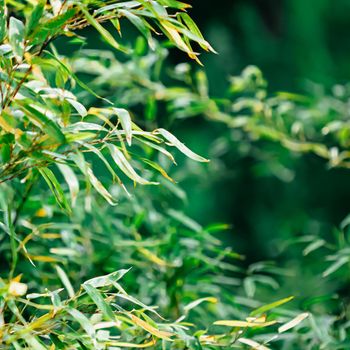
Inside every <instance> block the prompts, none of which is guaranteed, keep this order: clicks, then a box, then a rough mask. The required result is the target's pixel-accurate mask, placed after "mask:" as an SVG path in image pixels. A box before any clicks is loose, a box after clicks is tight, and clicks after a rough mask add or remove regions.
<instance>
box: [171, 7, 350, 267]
mask: <svg viewBox="0 0 350 350" xmlns="http://www.w3.org/2000/svg"><path fill="white" fill-rule="evenodd" d="M192 4H193V9H191V15H192V16H193V17H194V19H195V20H196V21H197V23H198V24H199V26H200V28H201V29H202V30H203V33H204V34H205V36H206V38H207V39H208V40H209V41H210V42H211V44H212V45H213V46H214V48H215V49H216V50H217V51H218V55H212V54H204V55H202V56H201V59H202V61H203V63H204V65H205V70H206V72H207V74H208V77H209V82H210V93H211V95H213V96H218V97H220V96H223V95H224V94H225V91H226V88H227V78H228V77H229V76H230V75H237V74H239V73H240V71H241V70H242V69H243V68H244V67H246V66H247V65H256V66H258V67H259V68H260V69H261V70H262V71H263V73H264V75H265V77H266V79H267V81H268V84H269V90H270V92H271V93H273V92H276V91H292V92H300V93H307V92H309V91H310V90H312V91H317V92H318V93H320V94H322V93H323V91H324V90H325V91H329V90H330V89H331V88H332V86H333V85H334V84H336V83H342V84H343V83H346V82H348V80H349V77H350V40H348V33H349V31H350V21H349V12H350V2H349V1H348V0H338V1H331V0H308V1H305V0H280V1H276V0H261V1H259V0H255V1H247V0H221V1H220V4H219V6H215V7H213V6H212V1H207V0H206V1H204V0H201V1H194V2H193V3H192ZM176 55H177V56H176ZM172 58H173V60H175V61H179V62H180V61H183V60H184V59H185V58H184V56H183V55H182V54H181V53H178V54H176V53H175V55H173V57H172ZM177 125H178V127H179V130H180V131H181V133H182V135H183V137H184V139H185V140H186V142H187V144H189V145H190V146H191V147H193V148H194V149H195V150H198V151H201V152H202V153H204V154H210V152H211V149H212V147H214V146H215V143H214V145H213V143H211V142H212V141H213V140H215V139H216V138H217V137H219V136H220V135H222V134H223V133H224V132H225V131H224V129H225V128H224V127H222V128H220V126H217V125H212V124H208V123H205V122H201V121H200V119H196V120H195V121H194V120H193V119H192V120H188V121H184V122H181V123H179V124H177ZM194 125H196V128H197V130H199V131H198V132H197V133H193V132H191V130H192V127H193V126H194ZM249 147H250V145H248V146H247V149H246V150H243V151H242V149H241V148H242V143H241V142H237V143H235V142H231V143H230V147H229V150H227V151H226V152H225V154H224V155H223V157H222V158H221V159H222V161H223V162H224V164H225V169H226V171H225V172H224V173H222V172H221V171H220V172H218V171H215V170H212V171H210V170H207V171H206V172H204V173H203V174H202V178H201V180H200V181H198V179H195V177H194V178H193V181H192V182H191V181H187V182H185V185H186V189H187V190H188V192H189V193H190V201H189V205H188V208H187V209H188V213H189V215H193V216H194V217H195V218H197V219H198V220H199V222H204V223H209V222H211V221H225V222H229V223H231V224H232V225H233V231H232V236H230V238H229V240H230V241H231V244H232V245H233V246H234V247H235V248H236V249H237V250H238V251H240V252H242V253H243V254H245V255H246V256H247V257H248V258H247V263H248V264H249V263H252V262H254V261H257V260H261V259H270V258H272V257H275V256H276V254H277V252H278V251H279V250H278V241H279V240H283V239H288V238H291V237H295V236H296V235H299V234H316V235H320V234H323V235H326V236H327V237H329V236H331V235H332V234H333V227H334V226H337V225H339V223H340V221H341V220H342V219H343V218H344V217H345V216H346V215H347V214H348V212H349V198H350V183H349V180H348V179H349V177H348V176H349V174H348V171H346V170H342V169H332V170H328V169H327V166H326V163H325V162H324V161H323V160H321V159H319V158H317V157H316V156H312V155H307V156H297V155H295V157H294V158H291V157H290V152H288V151H284V150H282V149H280V147H279V146H277V145H275V144H271V143H258V144H257V145H255V147H254V148H249ZM257 150H258V151H261V153H262V154H261V155H257ZM281 164H282V165H283V167H284V168H285V169H284V172H285V176H284V177H283V176H282V179H281V176H276V171H274V170H275V169H274V168H275V167H277V166H281ZM218 174H220V175H218ZM287 254H288V253H287ZM290 254H291V253H290ZM295 258H296V259H297V258H298V257H295Z"/></svg>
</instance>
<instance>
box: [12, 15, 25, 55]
mask: <svg viewBox="0 0 350 350" xmlns="http://www.w3.org/2000/svg"><path fill="white" fill-rule="evenodd" d="M24 36H25V27H24V24H23V23H22V22H21V21H20V20H19V19H17V18H15V17H11V18H10V24H9V41H10V44H11V46H12V50H13V52H14V53H15V55H16V58H17V60H19V61H21V60H22V57H23V54H24Z"/></svg>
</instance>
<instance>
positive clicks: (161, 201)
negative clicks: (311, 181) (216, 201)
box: [0, 0, 349, 350]
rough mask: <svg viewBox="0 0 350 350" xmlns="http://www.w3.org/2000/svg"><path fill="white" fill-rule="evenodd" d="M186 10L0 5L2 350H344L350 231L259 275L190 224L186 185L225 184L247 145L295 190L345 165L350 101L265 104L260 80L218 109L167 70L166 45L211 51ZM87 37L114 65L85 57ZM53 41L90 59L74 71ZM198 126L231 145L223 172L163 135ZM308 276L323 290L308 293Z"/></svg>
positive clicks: (92, 51) (202, 226)
mask: <svg viewBox="0 0 350 350" xmlns="http://www.w3.org/2000/svg"><path fill="white" fill-rule="evenodd" d="M189 7H190V6H189V5H186V4H184V3H182V2H180V1H175V0H157V1H143V0H142V1H141V0H138V1H113V2H108V3H105V2H99V1H98V2H96V1H63V2H61V1H56V0H55V1H49V2H46V1H39V2H37V3H36V2H35V3H34V2H33V3H23V2H17V1H12V0H11V1H8V2H6V4H5V3H2V4H1V7H0V34H1V35H0V37H1V40H2V44H1V45H0V69H1V70H0V74H1V75H0V78H1V82H0V97H1V116H0V127H1V134H0V136H1V139H0V142H1V161H2V163H1V170H0V182H1V185H0V190H1V191H0V209H1V219H0V230H1V231H0V240H1V246H0V254H1V260H0V264H1V274H0V345H1V347H2V348H5V349H16V350H17V349H26V348H29V349H39V350H41V349H113V350H115V349H121V348H152V349H217V348H224V349H225V348H227V349H230V348H239V349H249V348H250V349H260V350H261V349H262V350H265V349H270V348H271V349H295V348H302V349H319V348H327V349H333V348H334V349H343V348H348V347H349V341H348V339H349V337H348V334H349V331H348V328H349V327H348V326H349V308H348V300H347V299H345V298H342V294H343V293H344V292H343V290H346V288H347V286H348V278H346V277H344V276H343V275H342V273H343V272H344V271H345V270H347V269H348V262H349V251H348V250H349V247H348V245H349V243H348V237H347V236H348V224H349V220H348V219H345V220H344V221H343V224H342V225H341V227H340V229H339V230H335V239H333V240H332V239H331V238H330V235H324V236H322V234H315V232H314V231H316V230H313V232H310V234H308V235H303V234H298V235H297V236H296V237H293V238H291V237H288V239H284V238H283V237H277V238H280V240H279V241H278V242H276V251H278V253H276V254H275V261H262V262H257V261H250V260H246V259H245V257H244V256H243V255H241V254H239V252H236V251H235V250H234V249H233V248H231V247H230V246H229V245H228V244H226V240H227V238H228V237H229V235H230V233H231V232H232V228H231V226H230V225H227V224H222V223H212V224H207V223H206V221H207V220H206V218H205V217H204V216H205V214H204V215H203V223H202V222H200V220H194V219H193V218H191V215H189V214H188V211H189V210H188V203H189V202H190V201H191V198H190V197H191V196H192V191H191V189H189V190H188V191H185V190H184V189H183V188H182V187H181V186H180V185H179V184H178V183H176V182H180V181H183V182H185V181H186V179H188V178H193V177H195V179H196V180H195V181H198V182H200V183H204V182H205V181H206V183H208V182H209V183H210V180H208V178H212V179H215V178H217V177H219V176H220V174H224V173H227V169H228V167H227V165H226V164H225V157H229V156H230V153H231V152H232V148H233V146H234V145H235V146H237V145H238V147H237V149H238V152H239V154H240V157H243V158H244V157H247V156H250V157H253V158H254V159H255V160H256V161H257V162H258V163H260V164H262V163H263V162H267V166H266V167H265V168H266V169H268V171H270V172H271V173H272V174H274V175H276V176H277V177H278V178H280V179H281V180H282V181H287V182H288V181H291V179H292V178H293V170H292V169H291V168H292V165H293V161H294V159H295V157H296V156H297V155H300V154H316V155H317V156H319V157H321V158H324V159H326V161H327V164H328V165H329V167H337V168H338V167H345V168H346V167H348V164H349V163H348V155H349V153H348V152H349V151H348V141H347V138H348V133H349V131H348V130H349V128H348V125H347V114H348V112H347V105H348V92H347V90H348V87H346V86H336V87H335V88H334V91H333V95H331V96H329V95H322V96H320V94H318V95H315V96H313V95H311V94H309V95H308V96H301V95H296V94H291V93H278V94H270V93H269V92H268V90H267V83H266V81H265V79H264V78H263V76H262V73H261V72H260V71H259V69H258V68H256V67H253V66H249V67H248V68H246V69H245V70H244V71H243V72H242V74H241V75H240V76H236V77H232V78H231V79H230V81H229V83H230V84H229V89H228V91H227V93H226V95H225V96H224V97H221V98H213V97H211V96H210V94H209V91H210V87H209V84H208V81H207V78H206V74H205V73H204V71H203V70H201V69H200V68H199V65H197V66H196V68H195V69H194V70H193V69H192V68H191V66H190V65H189V64H188V63H182V64H178V65H176V66H175V67H174V68H169V67H168V66H164V62H165V60H166V57H167V55H168V49H167V48H168V47H177V48H179V49H180V50H182V51H184V52H185V53H186V54H187V55H188V56H189V58H190V59H192V60H194V61H195V62H196V64H197V63H200V61H199V59H198V53H197V52H196V51H200V50H202V49H204V50H206V51H212V52H214V49H212V47H211V46H210V44H209V43H208V42H207V41H206V40H205V39H204V38H203V36H202V34H201V33H200V31H199V29H198V27H197V26H196V24H195V23H194V22H193V21H192V19H191V18H190V17H189V15H188V14H187V10H188V9H189ZM124 21H128V22H130V24H131V26H134V27H135V28H136V30H137V31H139V32H140V33H141V35H142V36H141V37H140V38H138V39H137V40H136V41H133V42H132V44H130V43H128V42H127V40H122V39H119V37H118V39H116V37H117V35H119V34H121V33H123V30H122V28H123V23H124ZM86 27H90V28H93V29H94V30H95V32H97V33H98V38H99V39H102V40H103V41H104V42H105V43H106V44H107V45H108V50H107V49H103V50H102V49H101V48H99V47H98V46H97V45H96V47H89V48H85V47H84V45H85V39H84V38H83V37H82V35H83V34H84V31H83V30H84V29H85V28H86ZM160 35H162V37H164V38H166V39H167V40H166V41H165V42H164V41H162V43H159V42H158V41H156V36H160ZM56 39H59V40H62V42H63V43H64V44H65V45H67V46H69V45H77V46H75V47H76V48H78V49H77V50H76V51H75V52H72V53H71V54H70V55H69V56H64V55H63V54H62V53H60V48H61V47H62V42H60V43H59V44H58V45H56ZM203 120H206V122H207V123H209V125H210V127H211V128H212V130H213V131H214V130H216V129H217V128H218V130H220V135H219V136H218V137H215V133H214V132H213V135H212V136H213V137H212V138H211V139H210V140H208V139H204V138H203V140H202V141H203V145H201V146H200V147H198V148H200V149H207V150H208V151H206V152H204V153H208V154H209V156H210V160H211V161H210V163H208V160H207V159H206V158H204V157H202V156H200V155H198V154H196V153H194V152H193V151H192V150H191V149H190V148H188V147H187V146H185V144H184V143H182V142H181V141H180V140H179V139H178V138H177V137H175V136H174V134H176V132H174V133H173V132H170V131H168V129H169V128H172V129H173V128H174V126H176V125H177V124H178V123H181V122H185V121H189V122H191V121H195V123H196V122H197V121H198V122H199V123H200V122H201V121H203ZM194 125H195V126H196V124H194ZM164 127H166V128H164ZM197 129H199V127H198V128H196V127H193V128H191V129H190V135H193V136H194V137H195V136H196V135H197V134H198V130H197ZM195 148H196V149H197V147H195ZM172 149H176V150H177V152H176V155H175V152H171V150H172ZM178 153H182V156H178ZM200 153H202V152H200ZM276 154H277V156H276ZM281 154H282V155H283V161H282V159H280V158H279V155H281ZM175 157H176V159H177V163H178V164H179V165H178V166H177V168H175V165H177V163H176V161H175ZM285 159H288V160H290V163H289V164H288V167H287V166H285V164H284V162H285ZM198 163H204V164H198ZM291 164H292V165H291ZM266 169H265V171H266ZM132 184H134V188H133V187H132ZM144 185H149V186H144ZM193 187H195V186H193ZM310 227H311V226H310ZM317 233H319V232H317ZM276 236H278V235H276ZM296 247H297V248H296ZM291 249H293V254H295V256H296V258H295V256H294V259H297V261H298V263H295V260H293V259H292V258H291V257H290V255H292V254H289V255H288V252H289V253H290V250H291ZM310 257H313V258H312V259H310ZM324 257H325V258H324ZM308 259H309V260H308ZM281 262H283V263H281ZM315 262H316V263H315ZM300 269H305V270H308V271H310V274H311V275H312V278H310V282H309V283H310V284H311V283H317V284H318V285H317V286H316V287H315V288H313V289H312V290H311V291H310V290H308V291H307V292H305V293H304V294H303V293H300V291H299V290H297V289H296V288H294V286H293V283H295V281H296V279H297V276H295V274H297V273H300V272H299V270H300ZM291 272H292V273H291ZM337 275H340V276H339V278H337V279H336V283H334V281H333V280H332V278H334V276H337ZM320 281H321V282H320ZM296 290H297V293H295V291H296ZM291 294H293V295H294V294H296V297H297V298H296V299H297V301H295V300H294V301H292V300H293V299H295V298H294V296H291Z"/></svg>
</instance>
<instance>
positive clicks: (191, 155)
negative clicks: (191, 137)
mask: <svg viewBox="0 0 350 350" xmlns="http://www.w3.org/2000/svg"><path fill="white" fill-rule="evenodd" d="M154 133H155V134H160V135H162V136H163V137H164V138H165V139H166V140H167V141H168V142H169V143H170V145H171V146H175V147H176V148H177V149H178V150H179V151H181V152H182V153H183V154H184V155H186V156H187V157H188V158H191V159H193V160H195V161H197V162H209V160H208V159H205V158H203V157H201V156H199V155H198V154H196V153H194V152H192V151H191V150H190V149H189V148H188V147H186V146H185V145H184V144H183V143H182V142H180V141H179V140H178V139H177V138H176V137H175V136H174V135H173V134H171V133H170V132H169V131H167V130H165V129H157V130H155V132H154Z"/></svg>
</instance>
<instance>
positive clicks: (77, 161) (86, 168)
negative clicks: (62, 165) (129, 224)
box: [71, 153, 117, 205]
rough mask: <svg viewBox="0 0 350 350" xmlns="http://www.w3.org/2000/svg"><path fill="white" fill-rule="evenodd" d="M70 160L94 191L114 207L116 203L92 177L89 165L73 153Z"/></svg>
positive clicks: (81, 157)
mask: <svg viewBox="0 0 350 350" xmlns="http://www.w3.org/2000/svg"><path fill="white" fill-rule="evenodd" d="M71 159H72V160H73V161H74V162H75V164H76V165H77V166H78V168H79V169H80V171H81V172H82V173H83V174H84V175H85V176H86V179H87V181H89V183H91V185H92V186H93V187H94V188H95V190H96V191H97V192H98V193H99V194H100V195H101V196H102V197H103V198H104V199H105V200H106V201H107V202H108V203H109V204H111V205H116V204H117V203H116V202H115V201H114V200H113V197H112V195H111V194H110V193H109V192H108V191H107V190H106V188H105V187H104V186H103V185H102V183H101V182H100V181H99V180H98V179H97V177H96V176H95V175H94V173H93V171H92V169H91V168H90V166H89V164H88V163H86V162H85V159H84V157H83V155H82V154H81V153H75V154H73V155H71Z"/></svg>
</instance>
